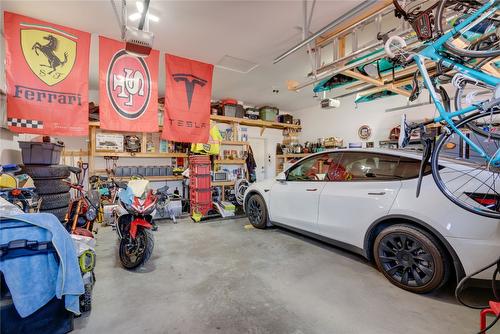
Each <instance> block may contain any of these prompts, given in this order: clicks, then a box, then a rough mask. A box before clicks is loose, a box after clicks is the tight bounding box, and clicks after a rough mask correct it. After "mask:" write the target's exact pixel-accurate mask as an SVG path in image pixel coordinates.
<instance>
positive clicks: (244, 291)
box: [75, 219, 500, 334]
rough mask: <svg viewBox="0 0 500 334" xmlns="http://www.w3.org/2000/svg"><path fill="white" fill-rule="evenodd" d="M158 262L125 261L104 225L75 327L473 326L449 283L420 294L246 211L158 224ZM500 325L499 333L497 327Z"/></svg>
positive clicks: (287, 329) (275, 333)
mask: <svg viewBox="0 0 500 334" xmlns="http://www.w3.org/2000/svg"><path fill="white" fill-rule="evenodd" d="M159 225H160V229H159V231H158V232H156V233H155V240H156V244H155V249H154V252H153V257H152V259H151V260H150V262H149V263H148V264H147V265H146V266H144V267H143V268H142V269H141V270H140V271H138V272H130V271H126V270H124V269H122V268H121V267H120V264H119V261H118V259H117V255H116V254H117V242H116V239H117V236H116V234H115V232H114V231H112V230H111V228H109V227H108V228H101V230H100V231H99V234H98V235H97V238H98V246H97V256H98V257H97V269H96V276H97V283H96V285H95V288H94V299H93V310H92V312H91V314H90V315H89V316H87V317H81V318H78V319H76V320H75V327H76V328H75V333H78V334H80V333H92V334H96V333H107V334H111V333H120V334H125V333H127V334H129V333H189V334H193V333H194V334H196V333H203V334H209V333H231V334H233V333H234V334H235V333H252V334H258V333H272V334H281V333H287V334H306V333H307V334H309V333H321V334H325V333H335V334H343V333H346V334H348V333H363V334H365V333H370V334H371V333H383V334H387V333H412V334H413V333H415V334H418V333H426V334H427V333H453V334H459V333H475V332H476V331H477V328H478V327H477V326H478V320H479V313H478V312H477V311H474V310H470V309H467V308H465V307H463V306H459V305H457V304H456V303H455V301H454V299H453V295H452V292H450V291H449V290H450V289H449V288H448V289H444V291H439V292H437V293H435V294H433V295H425V296H422V295H416V294H412V293H409V292H406V291H404V290H401V289H398V288H396V287H394V286H393V285H391V284H390V283H389V282H388V281H386V279H385V278H384V277H383V276H382V275H381V274H380V273H379V272H378V271H377V270H376V269H375V268H374V267H373V266H372V265H371V264H370V263H368V262H367V261H365V260H364V259H363V258H361V257H359V256H356V255H353V254H351V253H348V252H345V251H343V250H340V249H337V248H334V247H331V246H328V245H325V244H323V243H320V242H317V241H314V240H312V239H309V238H306V237H302V236H299V235H297V234H295V233H292V232H288V231H285V230H283V229H270V230H266V231H261V230H256V229H253V228H249V227H250V226H249V225H248V220H247V219H237V220H226V221H222V222H210V223H202V224H194V223H190V222H180V223H178V224H175V225H174V224H172V223H171V222H165V223H161V222H160V223H159ZM495 333H500V331H499V332H495Z"/></svg>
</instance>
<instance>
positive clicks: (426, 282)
mask: <svg viewBox="0 0 500 334" xmlns="http://www.w3.org/2000/svg"><path fill="white" fill-rule="evenodd" d="M373 255H374V258H375V262H376V264H377V267H378V269H379V270H380V271H381V272H382V273H383V274H384V276H385V277H386V278H387V279H388V280H389V281H390V282H391V283H392V284H394V285H396V286H398V287H400V288H402V289H405V290H408V291H411V292H416V293H427V292H431V291H432V290H435V289H437V288H438V287H440V286H442V285H443V284H445V283H446V281H447V279H448V272H449V264H448V261H447V259H446V255H445V253H444V252H443V249H442V247H441V245H440V244H439V243H438V242H437V241H436V240H435V238H434V237H433V236H431V235H430V234H429V233H427V232H425V231H423V230H420V229H417V228H415V227H413V226H410V225H403V224H401V225H399V224H398V225H392V226H389V227H387V228H385V229H384V230H382V231H381V232H380V233H379V234H378V235H377V237H376V238H375V243H374V247H373Z"/></svg>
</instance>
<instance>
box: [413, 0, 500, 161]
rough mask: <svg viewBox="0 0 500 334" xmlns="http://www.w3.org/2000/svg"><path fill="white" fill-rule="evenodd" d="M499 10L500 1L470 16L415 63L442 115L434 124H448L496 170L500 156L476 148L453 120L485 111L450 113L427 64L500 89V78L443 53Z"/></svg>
mask: <svg viewBox="0 0 500 334" xmlns="http://www.w3.org/2000/svg"><path fill="white" fill-rule="evenodd" d="M498 9H499V1H498V0H490V1H488V2H487V3H485V4H484V5H483V6H482V7H481V8H480V9H479V10H478V11H477V12H475V13H474V14H473V15H471V16H469V17H468V18H466V19H465V20H464V21H462V22H461V23H460V24H458V25H457V26H456V27H453V28H452V29H451V30H450V31H449V32H447V33H446V34H444V35H443V36H441V37H439V38H438V39H437V40H436V41H434V42H432V43H431V44H429V45H428V46H427V47H426V48H425V49H423V50H422V51H420V52H419V54H416V55H414V56H413V59H414V60H415V62H416V64H417V67H418V69H419V70H420V73H421V74H422V78H423V80H424V85H425V87H426V88H427V90H428V91H429V94H430V96H431V98H432V101H433V102H434V105H435V106H436V108H437V110H438V112H439V116H438V117H436V118H434V122H441V121H445V122H446V123H447V124H448V126H449V127H450V128H451V129H453V130H454V131H455V132H456V133H457V134H458V135H459V136H460V137H461V138H462V139H463V140H464V141H465V142H466V143H467V144H468V145H469V146H470V147H472V149H473V150H474V151H476V152H477V153H479V154H480V155H481V157H483V158H484V159H485V160H487V161H488V162H489V163H491V164H493V165H494V166H499V165H500V152H496V153H495V156H493V157H490V156H489V155H488V154H486V152H484V150H483V149H482V148H481V147H479V146H478V145H476V144H475V143H474V142H473V141H472V140H471V139H469V138H468V137H467V136H466V135H465V134H464V133H462V132H461V131H460V130H459V129H458V128H457V127H456V125H455V122H454V121H453V120H452V119H453V118H454V117H457V116H461V115H465V114H469V113H471V112H473V111H481V110H482V109H481V106H479V105H472V106H469V107H467V108H464V109H461V110H457V111H454V112H447V111H446V109H445V107H444V105H443V103H442V102H441V98H440V96H439V95H438V94H437V93H436V90H435V88H434V86H433V84H432V81H431V78H430V76H429V73H428V72H427V69H426V67H425V63H424V60H425V59H426V58H427V59H431V60H432V61H434V62H439V63H441V64H443V66H446V67H449V68H452V69H453V70H455V71H457V72H459V73H462V74H463V75H464V76H466V77H468V78H471V79H473V80H477V81H480V82H483V83H485V84H487V85H489V86H491V87H493V88H495V87H500V78H497V77H494V76H491V75H488V74H486V73H483V72H481V71H478V70H475V69H473V68H470V67H468V66H465V65H462V64H459V63H457V62H455V61H453V60H451V59H449V58H446V57H444V56H443V55H442V54H441V51H443V49H444V44H445V43H446V42H447V41H448V40H450V39H452V38H453V36H456V35H457V34H461V33H463V32H465V31H468V30H470V29H471V28H472V27H474V26H475V25H476V24H478V23H480V22H482V21H483V20H484V19H486V18H487V17H488V16H490V15H491V14H493V13H495V12H496V11H497V10H498Z"/></svg>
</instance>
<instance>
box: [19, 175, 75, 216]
mask: <svg viewBox="0 0 500 334" xmlns="http://www.w3.org/2000/svg"><path fill="white" fill-rule="evenodd" d="M24 172H25V173H26V174H28V175H29V176H31V178H32V179H33V182H34V183H35V187H36V193H37V194H38V195H39V196H40V198H41V200H42V202H41V204H40V212H47V213H52V214H54V215H55V216H56V217H57V218H58V219H59V221H61V222H62V221H64V217H65V216H66V212H67V211H68V206H69V201H70V198H71V196H70V192H69V190H70V187H69V185H68V184H67V183H66V182H64V180H65V179H67V178H68V177H69V176H70V169H69V167H68V166H65V165H24Z"/></svg>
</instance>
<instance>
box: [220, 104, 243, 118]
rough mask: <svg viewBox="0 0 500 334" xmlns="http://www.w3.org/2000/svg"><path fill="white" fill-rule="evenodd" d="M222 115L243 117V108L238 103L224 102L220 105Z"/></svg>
mask: <svg viewBox="0 0 500 334" xmlns="http://www.w3.org/2000/svg"><path fill="white" fill-rule="evenodd" d="M222 115H224V116H228V117H237V118H243V117H244V116H245V109H244V108H243V106H242V105H240V104H224V105H222Z"/></svg>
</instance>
